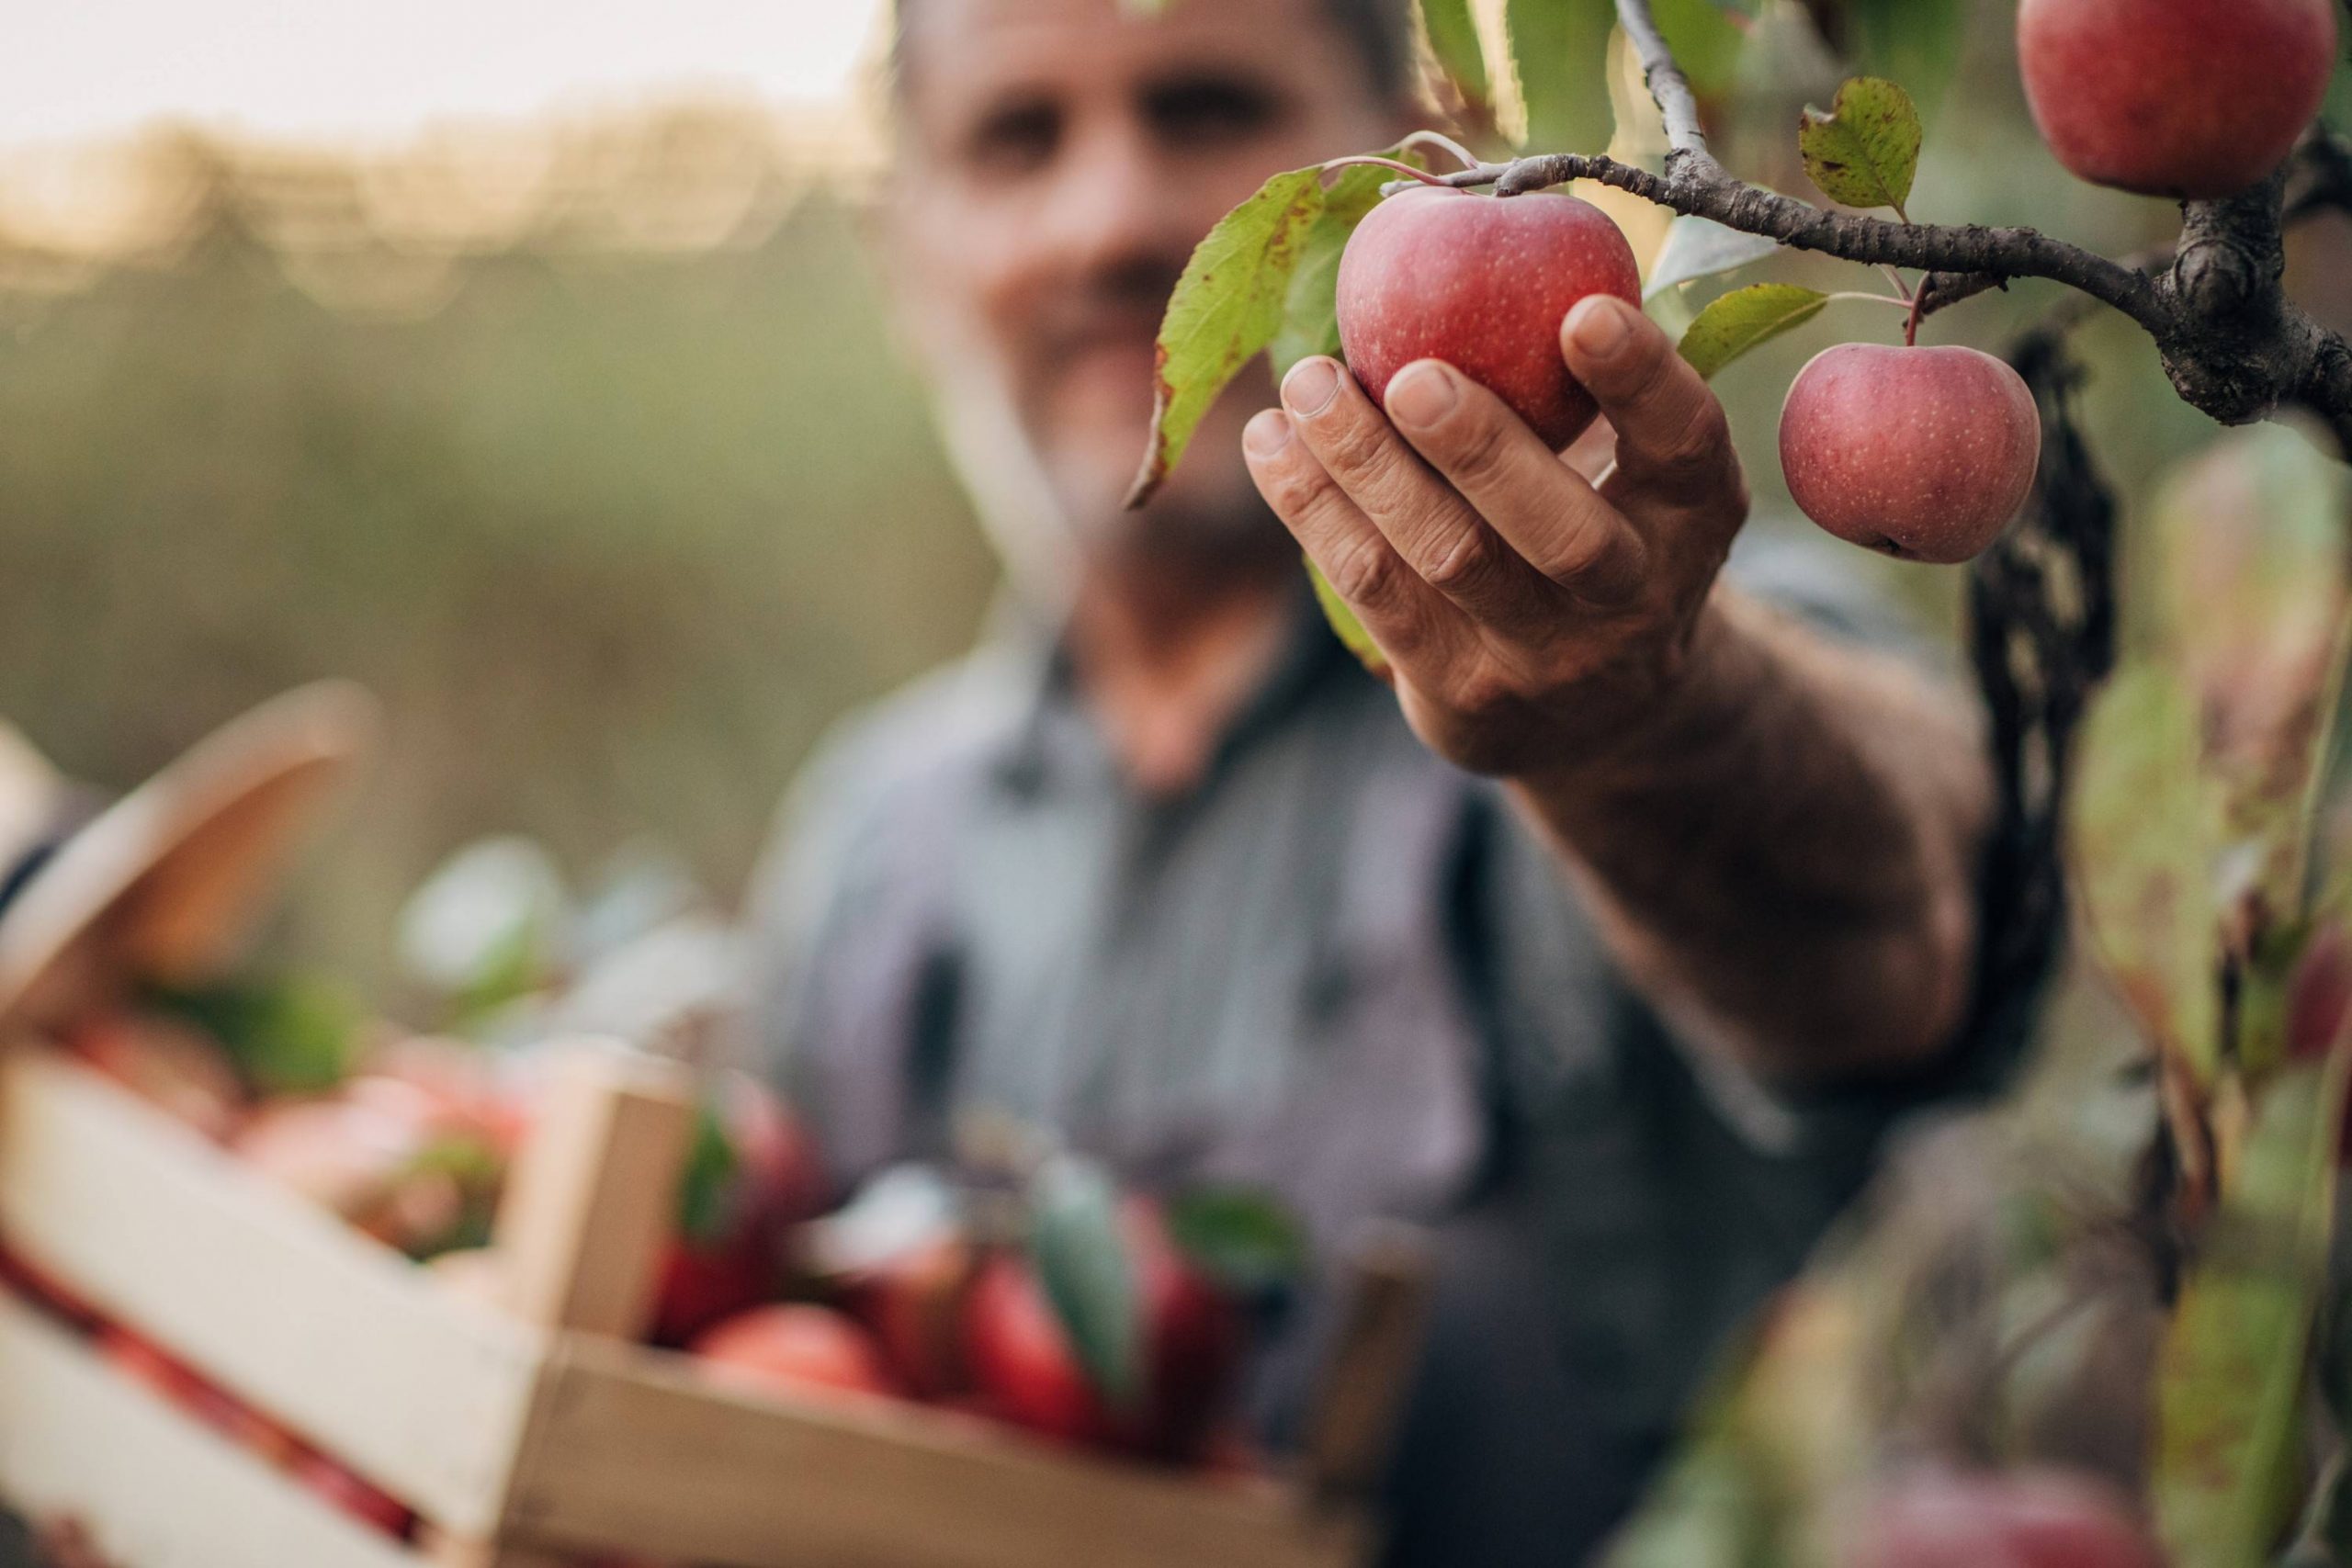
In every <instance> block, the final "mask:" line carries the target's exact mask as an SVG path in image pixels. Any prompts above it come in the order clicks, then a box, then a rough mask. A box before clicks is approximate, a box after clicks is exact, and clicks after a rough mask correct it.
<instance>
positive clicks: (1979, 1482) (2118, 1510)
mask: <svg viewBox="0 0 2352 1568" xmlns="http://www.w3.org/2000/svg"><path fill="white" fill-rule="evenodd" d="M1838 1562H1839V1564H1840V1568H2165V1564H2164V1558H2163V1556H2162V1555H2161V1554H2160V1553H2158V1551H2156V1549H2155V1547H2154V1544H2152V1543H2151V1542H2150V1540H2148V1536H2147V1533H2146V1531H2145V1530H2144V1529H2143V1528H2142V1526H2141V1525H2140V1523H2139V1521H2138V1520H2137V1519H2135V1518H2134V1517H2132V1514H2131V1509H2130V1507H2129V1506H2127V1505H2126V1504H2125V1502H2124V1501H2123V1499H2122V1498H2120V1497H2119V1496H2117V1495H2115V1494H2114V1493H2113V1492H2111V1491H2110V1490H2109V1489H2108V1488H2107V1487H2105V1486H2103V1485H2101V1484H2099V1483H2096V1482H2092V1481H2090V1480H2087V1479H2085V1478H2081V1477H2077V1476H2073V1475H2067V1474H2062V1473H2060V1472H2055V1471H2024V1472H2012V1473H2008V1474H2001V1475H1970V1474H1963V1473H1962V1472H1957V1471H1951V1470H1944V1469H1941V1468H1926V1469H1921V1470H1919V1471H1917V1472H1912V1473H1910V1474H1907V1475H1905V1476H1903V1477H1900V1478H1899V1479H1897V1480H1895V1481H1894V1482H1892V1483H1889V1484H1887V1485H1886V1486H1885V1487H1883V1488H1882V1489H1881V1490H1879V1491H1878V1492H1876V1493H1875V1494H1874V1495H1872V1496H1871V1497H1870V1498H1869V1499H1868V1500H1867V1501H1866V1502H1865V1504H1864V1505H1863V1506H1862V1508H1861V1509H1860V1512H1859V1513H1858V1515H1857V1516H1856V1517H1854V1518H1853V1519H1852V1520H1850V1521H1849V1529H1848V1531H1847V1533H1846V1538H1845V1550H1844V1551H1843V1552H1842V1553H1841V1554H1840V1555H1839V1557H1838Z"/></svg>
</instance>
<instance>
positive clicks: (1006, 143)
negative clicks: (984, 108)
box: [964, 98, 1062, 178]
mask: <svg viewBox="0 0 2352 1568" xmlns="http://www.w3.org/2000/svg"><path fill="white" fill-rule="evenodd" d="M1061 140H1062V111H1061V109H1060V108H1059V107H1057V106H1056V105H1054V104H1051V103H1048V102H1046V101H1045V100H1044V99H1040V98H1033V99H1025V100H1022V101H1019V102H1015V103H1009V104H1004V105H1001V106H999V107H996V108H994V109H991V110H989V112H988V113H987V114H986V115H983V116H982V117H981V118H980V119H979V120H978V123H977V124H975V125H974V126H973V127H972V129H971V131H970V133H969V134H968V135H967V136H966V137H965V138H964V156H965V161H966V162H967V163H968V164H970V165H971V166H972V167H973V168H974V169H975V170H977V171H978V172H979V173H981V174H983V175H995V176H999V177H1003V178H1011V177H1013V176H1016V175H1025V174H1033V173H1035V171H1037V170H1039V169H1042V168H1044V167H1045V166H1046V164H1049V163H1051V162H1053V158H1054V153H1055V151H1056V150H1057V148H1058V147H1059V146H1060V145H1061Z"/></svg>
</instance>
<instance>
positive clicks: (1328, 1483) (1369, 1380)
mask: <svg viewBox="0 0 2352 1568" xmlns="http://www.w3.org/2000/svg"><path fill="white" fill-rule="evenodd" d="M1348 1265H1349V1267H1348V1273H1349V1280H1348V1300H1347V1303H1346V1308H1345V1310H1346V1314H1347V1315H1346V1318H1345V1320H1344V1321H1343V1322H1342V1324H1341V1325H1340V1333H1339V1336H1338V1339H1337V1341H1336V1344H1335V1347H1334V1348H1333V1350H1332V1352H1331V1359H1330V1361H1329V1364H1328V1365H1327V1366H1326V1367H1325V1368H1324V1369H1323V1376H1322V1382H1321V1384H1320V1386H1319V1387H1318V1388H1317V1391H1316V1402H1315V1411H1314V1414H1313V1416H1312V1417H1311V1419H1310V1422H1309V1425H1308V1429H1307V1438H1306V1465H1305V1471H1306V1485H1307V1487H1308V1489H1309V1490H1310V1491H1311V1492H1312V1493H1313V1494H1314V1495H1316V1496H1317V1497H1319V1498H1322V1499H1323V1500H1325V1501H1326V1502H1328V1503H1332V1504H1356V1503H1361V1502H1362V1501H1363V1499H1364V1498H1365V1497H1367V1496H1369V1495H1371V1494H1372V1493H1373V1492H1374V1490H1375V1489H1376V1488H1377V1486H1378V1485H1379V1483H1380V1479H1381V1477H1382V1476H1383V1475H1384V1474H1385V1472H1386V1471H1387V1469H1388V1458H1389V1453H1390V1450H1391V1449H1392V1448H1393V1447H1394V1445H1395V1440H1396V1435H1397V1420H1398V1418H1399V1416H1401V1415H1402V1414H1403V1407H1404V1402H1405V1396H1406V1393H1407V1392H1408V1389H1409V1387H1410V1385H1411V1382H1412V1376H1413V1369H1414V1367H1415V1365H1416V1364H1417V1363H1418V1362H1419V1360H1420V1356H1421V1337H1422V1328H1423V1326H1424V1320H1425V1319H1426V1318H1427V1316H1428V1312H1429V1293H1430V1267H1431V1264H1430V1243H1429V1237H1428V1236H1427V1235H1425V1234H1424V1233H1422V1232H1421V1231H1420V1230H1419V1229H1417V1228H1415V1227H1414V1226H1411V1225H1407V1224H1398V1223H1395V1222H1390V1221H1383V1222H1381V1223H1379V1224H1374V1225H1373V1226H1371V1227H1370V1228H1369V1229H1368V1230H1366V1231H1365V1233H1364V1234H1363V1235H1360V1236H1358V1237H1356V1238H1355V1240H1354V1243H1353V1245H1352V1246H1351V1247H1349V1249H1348Z"/></svg>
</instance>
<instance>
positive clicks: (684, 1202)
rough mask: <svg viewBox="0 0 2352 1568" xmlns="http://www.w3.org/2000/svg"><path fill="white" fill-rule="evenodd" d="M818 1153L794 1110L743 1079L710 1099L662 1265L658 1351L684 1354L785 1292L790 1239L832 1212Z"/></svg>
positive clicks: (721, 1085)
mask: <svg viewBox="0 0 2352 1568" xmlns="http://www.w3.org/2000/svg"><path fill="white" fill-rule="evenodd" d="M824 1196H825V1181H824V1176H823V1173H822V1171H821V1169H820V1168H819V1165H818V1161H817V1157H816V1151H815V1148H814V1146H813V1145H812V1143H811V1141H810V1140H809V1137H808V1135H807V1134H805V1133H804V1132H803V1131H802V1129H801V1127H800V1124H799V1122H797V1120H796V1119H795V1118H794V1117H793V1115H792V1112H791V1111H790V1110H789V1109H787V1108H786V1105H785V1104H784V1102H783V1101H782V1100H779V1099H777V1098H776V1096H775V1094H773V1093H771V1092H770V1091H769V1090H768V1089H767V1088H766V1087H765V1086H764V1085H763V1084H761V1083H760V1082H759V1081H758V1080H757V1079H755V1078H752V1077H749V1076H748V1075H746V1074H743V1073H738V1072H729V1073H727V1074H725V1075H723V1076H722V1077H720V1078H719V1079H718V1082H717V1084H716V1085H715V1086H714V1088H713V1091H712V1093H711V1095H710V1096H709V1098H708V1099H707V1100H706V1102H705V1104H704V1106H703V1110H702V1114H701V1116H700V1118H699V1120H698V1122H697V1124H696V1128H695V1142H694V1146H693V1150H692V1152H691V1153H690V1155H689V1156H688V1158H687V1162H686V1169H685V1173H684V1176H683V1177H682V1178H681V1179H680V1181H679V1184H678V1228H677V1235H676V1236H675V1238H674V1239H673V1241H672V1243H671V1245H670V1247H669V1250H668V1252H667V1253H666V1254H665V1255H664V1257H663V1258H662V1275H661V1285H660V1289H659V1291H658V1293H657V1295H656V1304H655V1307H654V1315H653V1332H652V1338H653V1342H654V1343H655V1344H657V1345H673V1346H674V1345H684V1344H685V1343H687V1342H688V1341H689V1340H691V1339H693V1338H694V1337H695V1336H696V1335H698V1334H700V1333H701V1332H702V1331H703V1330H704V1329H706V1328H708V1327H709V1326H710V1325H712V1324H714V1323H717V1322H718V1321H719V1320H720V1319H721V1318H724V1317H729V1316H731V1315H733V1314H736V1313H740V1312H742V1311H744V1310H745V1309H747V1308H749V1307H752V1306H755V1305H757V1304H758V1303H762V1302H763V1301H766V1300H768V1299H769V1298H770V1297H772V1296H774V1295H775V1293H776V1286H777V1284H778V1282H779V1280H780V1279H781V1276H782V1274H783V1271H784V1258H785V1246H786V1233H787V1232H788V1231H789V1230H790V1228H791V1227H792V1225H794V1224H797V1222H799V1221H802V1220H806V1219H809V1218H810V1217H812V1216H814V1215H815V1214H817V1213H820V1211H821V1210H822V1209H823V1207H824Z"/></svg>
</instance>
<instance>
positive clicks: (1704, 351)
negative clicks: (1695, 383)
mask: <svg viewBox="0 0 2352 1568" xmlns="http://www.w3.org/2000/svg"><path fill="white" fill-rule="evenodd" d="M1828 303H1829V296H1828V295H1826V294H1824V293H1822V292H1821V291H1820V290H1819V289H1817V288H1800V287H1799V286H1797V285H1796V284H1793V283H1757V284H1751V285H1749V286H1748V287H1747V288H1735V289H1733V290H1732V291H1731V292H1730V293H1728V294H1726V295H1724V296H1723V297H1722V298H1721V299H1716V300H1714V301H1713V303H1711V304H1709V305H1708V307H1707V308H1706V309H1705V310H1702V311H1700V312H1699V319H1698V320H1697V321H1692V322H1691V326H1690V330H1688V331H1687V332H1685V333H1683V334H1682V357H1683V358H1685V359H1687V360H1689V361H1690V362H1691V367H1692V368H1693V369H1695V370H1697V371H1698V372H1699V374H1700V375H1702V376H1704V377H1710V378H1712V377H1713V375H1714V374H1715V372H1716V371H1718V370H1721V369H1722V368H1723V367H1724V366H1726V365H1729V364H1730V363H1731V362H1732V361H1733V360H1735V359H1737V358H1738V357H1739V356H1740V355H1743V354H1746V353H1747V351H1748V350H1749V349H1751V348H1754V347H1755V346H1756V345H1757V344H1760V343H1766V342H1769V341H1770V340H1771V339H1773V338H1776V337H1778V336H1780V335H1781V333H1784V332H1787V331H1789V330H1790V329H1791V328H1792V327H1798V326H1802V325H1804V323H1805V322H1807V321H1811V320H1813V318H1814V317H1815V316H1817V315H1819V314H1821V310H1822V307H1823V306H1825V305H1826V304H1828Z"/></svg>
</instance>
